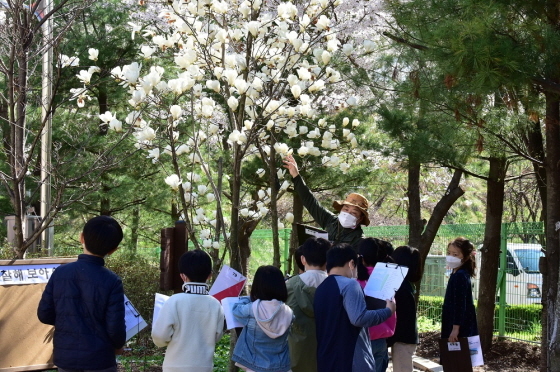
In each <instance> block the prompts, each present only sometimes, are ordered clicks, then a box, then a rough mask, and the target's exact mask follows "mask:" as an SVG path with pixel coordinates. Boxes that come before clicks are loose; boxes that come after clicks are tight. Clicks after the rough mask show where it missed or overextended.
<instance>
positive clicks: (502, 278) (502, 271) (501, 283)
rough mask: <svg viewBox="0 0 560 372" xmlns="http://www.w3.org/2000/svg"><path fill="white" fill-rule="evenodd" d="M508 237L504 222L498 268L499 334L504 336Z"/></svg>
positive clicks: (506, 226)
mask: <svg viewBox="0 0 560 372" xmlns="http://www.w3.org/2000/svg"><path fill="white" fill-rule="evenodd" d="M507 239H508V224H507V223H502V228H501V232H500V268H499V269H498V274H499V275H498V288H499V290H500V291H499V293H500V301H499V308H498V335H499V337H504V336H505V334H506V270H507Z"/></svg>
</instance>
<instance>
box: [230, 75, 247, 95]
mask: <svg viewBox="0 0 560 372" xmlns="http://www.w3.org/2000/svg"><path fill="white" fill-rule="evenodd" d="M233 85H234V86H235V88H237V91H238V92H239V94H243V93H245V92H247V89H249V87H250V85H249V84H248V83H247V82H246V81H245V80H243V78H242V77H238V78H237V79H235V81H234V82H233Z"/></svg>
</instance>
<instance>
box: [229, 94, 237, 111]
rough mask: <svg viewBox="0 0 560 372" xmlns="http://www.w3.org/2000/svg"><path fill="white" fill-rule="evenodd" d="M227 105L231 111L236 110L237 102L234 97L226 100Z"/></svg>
mask: <svg viewBox="0 0 560 372" xmlns="http://www.w3.org/2000/svg"><path fill="white" fill-rule="evenodd" d="M227 104H228V106H229V108H230V109H231V110H232V111H235V110H237V106H239V101H238V100H237V98H235V97H234V96H230V97H229V98H228V100H227Z"/></svg>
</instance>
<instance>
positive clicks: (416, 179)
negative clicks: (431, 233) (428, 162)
mask: <svg viewBox="0 0 560 372" xmlns="http://www.w3.org/2000/svg"><path fill="white" fill-rule="evenodd" d="M406 195H407V196H408V213H407V217H408V226H409V231H408V245H409V246H411V247H414V248H417V247H418V246H419V245H420V238H421V237H422V230H424V223H423V222H422V213H421V207H420V163H419V162H417V161H415V160H413V159H410V158H409V159H408V189H407V191H406Z"/></svg>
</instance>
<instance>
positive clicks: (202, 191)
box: [198, 185, 208, 195]
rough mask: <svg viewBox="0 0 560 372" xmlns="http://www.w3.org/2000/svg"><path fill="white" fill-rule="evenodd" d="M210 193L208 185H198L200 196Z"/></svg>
mask: <svg viewBox="0 0 560 372" xmlns="http://www.w3.org/2000/svg"><path fill="white" fill-rule="evenodd" d="M207 191H208V186H206V185H198V194H199V195H204V194H206V192H207Z"/></svg>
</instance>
